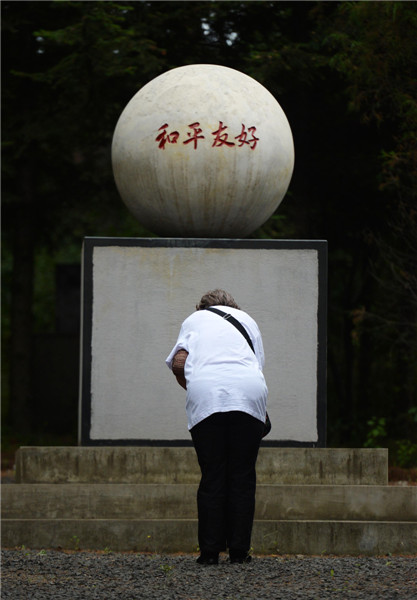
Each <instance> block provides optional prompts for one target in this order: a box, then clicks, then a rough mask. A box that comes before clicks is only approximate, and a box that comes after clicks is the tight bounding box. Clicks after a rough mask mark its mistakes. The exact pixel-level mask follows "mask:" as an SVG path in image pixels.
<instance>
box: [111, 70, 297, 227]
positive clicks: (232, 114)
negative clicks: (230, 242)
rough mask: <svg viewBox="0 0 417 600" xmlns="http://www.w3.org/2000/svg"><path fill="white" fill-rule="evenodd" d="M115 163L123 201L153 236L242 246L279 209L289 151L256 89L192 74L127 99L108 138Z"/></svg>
mask: <svg viewBox="0 0 417 600" xmlns="http://www.w3.org/2000/svg"><path fill="white" fill-rule="evenodd" d="M112 164H113V173H114V178H115V181H116V185H117V188H118V190H119V193H120V195H121V197H122V199H123V201H124V202H125V204H126V206H127V207H128V209H129V210H130V211H131V212H132V213H133V215H134V216H135V217H136V218H137V220H138V221H139V222H140V223H141V224H142V225H144V226H145V227H147V228H148V229H149V230H150V231H153V232H154V233H157V234H159V235H164V236H173V237H175V236H178V237H244V236H246V235H249V234H250V233H251V232H253V231H254V230H255V229H256V228H257V227H260V226H261V225H262V224H263V223H265V221H266V220H267V219H268V218H269V217H270V216H271V215H272V214H273V213H274V211H275V210H276V208H277V207H278V205H279V204H280V202H281V201H282V199H283V197H284V195H285V193H286V191H287V189H288V186H289V183H290V180H291V176H292V172H293V168H294V144H293V139H292V134H291V129H290V126H289V123H288V120H287V118H286V116H285V114H284V112H283V110H282V108H281V107H280V105H279V104H278V102H277V101H276V100H275V98H274V97H273V96H272V94H271V93H270V92H269V91H268V90H266V89H265V88H264V87H263V86H262V85H261V84H260V83H258V82H257V81H255V80H254V79H252V78H251V77H249V76H248V75H245V74H243V73H241V72H239V71H236V70H235V69H230V68H228V67H223V66H219V65H209V64H201V65H188V66H184V67H179V68H176V69H172V70H170V71H167V72H165V73H163V74H162V75H160V76H159V77H156V78H155V79H153V80H152V81H150V82H149V83H148V84H146V85H145V86H144V87H143V88H141V89H140V90H139V91H138V92H137V93H136V94H135V96H133V98H132V99H131V100H130V102H129V103H128V104H127V106H126V108H125V109H124V111H123V112H122V114H121V116H120V118H119V120H118V123H117V125H116V128H115V131H114V136H113V143H112Z"/></svg>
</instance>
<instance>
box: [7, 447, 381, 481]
mask: <svg viewBox="0 0 417 600" xmlns="http://www.w3.org/2000/svg"><path fill="white" fill-rule="evenodd" d="M257 476H258V483H262V484H293V485H316V484H317V485H386V484H387V483H388V450H387V449H386V448H376V449H375V448H372V449H371V448H269V447H262V448H261V449H260V452H259V458H258V462H257ZM199 479H200V474H199V467H198V463H197V459H196V456H195V451H194V449H193V448H192V447H189V446H187V447H175V446H172V447H167V446H164V447H157V446H136V447H135V446H133V447H132V446H123V447H121V446H91V447H86V446H83V447H64V446H57V447H38V446H37V447H30V446H27V447H22V448H20V449H19V450H18V451H17V453H16V481H17V482H18V483H198V481H199Z"/></svg>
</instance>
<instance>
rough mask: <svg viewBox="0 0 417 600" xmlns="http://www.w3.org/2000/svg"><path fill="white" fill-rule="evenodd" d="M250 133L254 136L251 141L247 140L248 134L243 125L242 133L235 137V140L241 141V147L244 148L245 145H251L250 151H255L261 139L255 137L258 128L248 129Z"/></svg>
mask: <svg viewBox="0 0 417 600" xmlns="http://www.w3.org/2000/svg"><path fill="white" fill-rule="evenodd" d="M248 131H249V132H250V134H251V136H252V137H251V138H250V139H247V138H248V134H247V132H246V127H245V125H244V124H243V123H242V131H241V132H240V135H237V136H236V137H235V139H236V140H238V141H239V147H241V146H243V145H244V144H249V147H250V149H251V150H255V148H256V143H257V142H259V138H257V137H256V136H255V131H256V127H248Z"/></svg>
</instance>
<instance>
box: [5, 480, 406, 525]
mask: <svg viewBox="0 0 417 600" xmlns="http://www.w3.org/2000/svg"><path fill="white" fill-rule="evenodd" d="M196 492H197V485H196V484H182V485H178V484H113V485H108V484H73V485H67V484H19V485H5V486H3V489H2V518H3V519H19V518H22V517H24V518H29V519H61V518H62V519H195V518H197V507H196ZM255 518H256V519H262V520H300V519H301V520H306V519H308V520H314V519H317V520H326V521H327V520H350V521H416V522H417V487H412V486H410V487H394V486H348V485H345V486H342V485H341V486H327V485H307V486H296V485H263V484H261V485H258V486H257V492H256V514H255Z"/></svg>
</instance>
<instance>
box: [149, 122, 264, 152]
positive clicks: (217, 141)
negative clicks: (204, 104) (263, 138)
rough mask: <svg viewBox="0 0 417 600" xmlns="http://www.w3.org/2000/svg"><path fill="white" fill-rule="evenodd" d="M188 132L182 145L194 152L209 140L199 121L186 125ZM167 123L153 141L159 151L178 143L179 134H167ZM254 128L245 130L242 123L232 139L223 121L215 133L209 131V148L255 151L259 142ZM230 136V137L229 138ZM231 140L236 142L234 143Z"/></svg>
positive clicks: (172, 132) (173, 132) (174, 132)
mask: <svg viewBox="0 0 417 600" xmlns="http://www.w3.org/2000/svg"><path fill="white" fill-rule="evenodd" d="M187 127H188V128H189V129H190V131H187V133H186V139H185V140H182V143H183V144H184V145H187V144H190V145H191V147H192V148H193V149H194V150H197V149H198V147H199V144H200V143H207V142H208V141H209V140H208V139H207V138H206V136H205V135H204V134H203V130H202V128H201V126H200V123H199V121H195V122H194V123H190V124H189V125H187ZM167 128H168V123H164V124H163V125H162V126H161V127H160V128H159V129H158V132H159V133H158V135H157V137H156V138H155V141H156V142H158V148H160V149H161V150H165V146H166V145H167V144H176V143H177V141H179V138H180V134H179V132H178V131H171V132H169V133H168V130H167ZM255 133H256V127H254V126H251V127H248V128H246V125H245V124H244V123H242V130H241V132H240V133H239V135H236V136H234V137H232V135H233V133H230V132H229V130H228V126H227V125H225V124H224V123H223V121H219V126H218V128H217V129H216V130H215V131H211V132H210V134H211V136H212V138H211V140H212V142H211V147H212V148H220V147H223V146H226V147H227V148H233V147H236V148H242V147H244V146H246V147H248V148H250V149H251V150H255V148H256V145H257V143H258V142H259V137H257V136H256V135H255ZM229 136H230V137H229ZM232 140H237V141H236V142H234V141H232Z"/></svg>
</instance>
